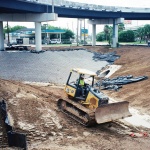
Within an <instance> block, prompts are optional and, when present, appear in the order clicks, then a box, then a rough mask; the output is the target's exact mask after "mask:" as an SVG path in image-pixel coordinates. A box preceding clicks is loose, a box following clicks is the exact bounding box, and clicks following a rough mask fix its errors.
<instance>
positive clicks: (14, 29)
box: [4, 25, 27, 33]
mask: <svg viewBox="0 0 150 150" xmlns="http://www.w3.org/2000/svg"><path fill="white" fill-rule="evenodd" d="M24 28H27V27H25V26H19V25H17V26H14V27H11V26H9V25H8V30H9V33H11V32H15V31H17V30H19V29H24ZM8 30H7V25H6V26H5V27H4V33H8Z"/></svg>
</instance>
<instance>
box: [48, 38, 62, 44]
mask: <svg viewBox="0 0 150 150" xmlns="http://www.w3.org/2000/svg"><path fill="white" fill-rule="evenodd" d="M60 43H61V41H60V40H59V39H51V40H50V44H60Z"/></svg>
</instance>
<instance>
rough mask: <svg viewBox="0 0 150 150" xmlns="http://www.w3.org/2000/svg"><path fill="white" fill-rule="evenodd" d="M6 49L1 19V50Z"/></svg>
mask: <svg viewBox="0 0 150 150" xmlns="http://www.w3.org/2000/svg"><path fill="white" fill-rule="evenodd" d="M1 50H4V34H3V22H2V21H0V51H1Z"/></svg>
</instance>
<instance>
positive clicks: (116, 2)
mask: <svg viewBox="0 0 150 150" xmlns="http://www.w3.org/2000/svg"><path fill="white" fill-rule="evenodd" d="M69 1H73V2H80V3H88V4H98V5H105V6H121V7H143V8H150V0H69ZM137 1H138V2H137ZM85 22H86V24H85V28H86V29H88V30H89V34H91V32H92V26H91V25H89V24H88V23H87V20H86V21H85ZM45 23H48V25H52V26H57V27H61V28H68V29H71V30H72V31H73V32H74V33H76V30H77V19H71V18H58V20H57V21H51V22H43V23H42V24H45ZM83 24H84V23H82V27H83ZM144 24H150V21H140V20H138V21H137V20H133V21H132V23H131V24H127V25H125V27H132V26H141V25H144ZM5 25H6V22H4V26H5ZM9 25H10V26H11V27H13V26H15V25H21V26H26V27H28V28H34V27H35V25H34V23H33V22H28V23H25V22H9ZM103 28H104V25H97V29H96V32H97V33H98V32H101V31H103Z"/></svg>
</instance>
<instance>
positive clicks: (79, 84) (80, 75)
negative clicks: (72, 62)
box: [65, 68, 96, 100]
mask: <svg viewBox="0 0 150 150" xmlns="http://www.w3.org/2000/svg"><path fill="white" fill-rule="evenodd" d="M95 76H96V73H94V72H92V71H89V70H86V69H79V68H74V69H72V70H71V71H70V74H69V77H68V80H67V83H66V87H65V91H66V93H67V94H68V95H69V96H72V97H74V98H77V99H79V100H85V99H86V97H87V95H88V92H89V88H90V87H93V86H94V77H95Z"/></svg>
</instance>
